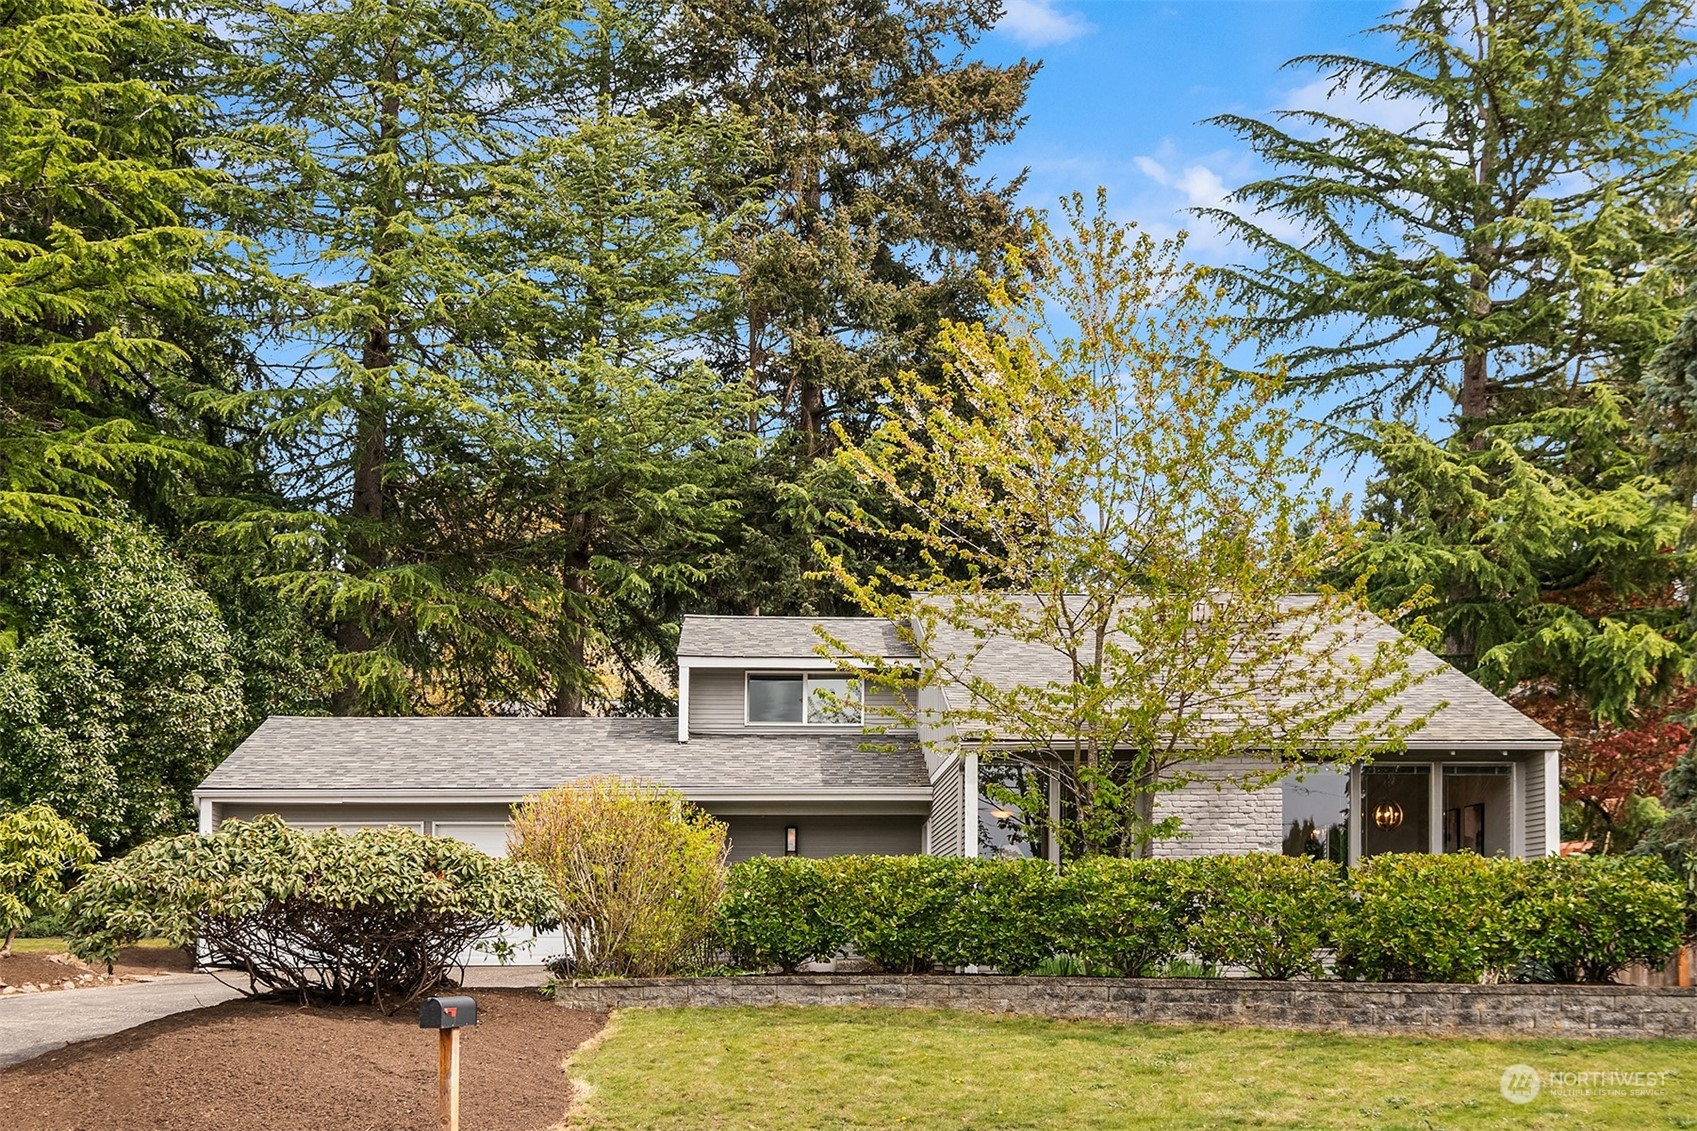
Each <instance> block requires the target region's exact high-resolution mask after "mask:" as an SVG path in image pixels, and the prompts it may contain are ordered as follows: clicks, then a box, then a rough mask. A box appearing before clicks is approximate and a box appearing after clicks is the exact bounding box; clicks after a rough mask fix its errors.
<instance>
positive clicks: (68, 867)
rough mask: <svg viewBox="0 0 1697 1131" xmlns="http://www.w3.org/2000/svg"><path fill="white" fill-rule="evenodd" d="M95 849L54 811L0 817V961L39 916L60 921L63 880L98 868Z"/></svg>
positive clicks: (36, 808) (31, 809)
mask: <svg viewBox="0 0 1697 1131" xmlns="http://www.w3.org/2000/svg"><path fill="white" fill-rule="evenodd" d="M94 857H95V849H94V844H93V843H92V842H91V841H90V840H89V839H88V838H87V837H86V836H84V835H83V834H82V833H81V832H79V831H77V828H76V826H75V825H72V824H71V823H70V822H69V821H67V820H65V819H64V818H63V817H61V816H59V814H57V813H55V812H54V811H53V809H52V807H51V806H47V805H26V806H25V807H24V808H22V809H17V810H14V811H13V812H10V813H0V931H4V932H5V942H3V943H0V957H5V956H6V955H9V954H11V953H12V939H13V938H15V937H16V936H17V933H18V931H19V930H20V929H21V928H23V927H24V926H25V925H27V924H29V923H30V921H31V920H32V919H34V918H36V917H37V916H40V915H48V916H54V917H56V915H57V910H56V909H57V905H58V902H59V897H60V896H62V895H63V894H64V893H65V878H66V877H67V876H73V875H76V874H77V873H79V872H82V871H84V870H85V869H87V868H88V866H89V865H90V864H92V863H94Z"/></svg>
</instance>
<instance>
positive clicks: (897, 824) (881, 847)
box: [722, 814, 925, 863]
mask: <svg viewBox="0 0 1697 1131" xmlns="http://www.w3.org/2000/svg"><path fill="white" fill-rule="evenodd" d="M722 819H723V820H724V822H725V823H726V824H727V825H729V826H730V833H731V861H732V863H735V862H737V861H740V860H748V859H750V858H752V857H755V856H782V855H783V854H784V829H785V827H786V826H789V825H794V826H795V827H796V847H797V849H798V855H801V856H809V857H819V856H911V855H914V854H915V853H918V852H919V851H920V849H921V846H922V836H923V830H924V824H925V818H923V817H921V816H919V815H917V814H914V815H905V816H851V817H831V816H801V817H767V816H758V817H740V816H732V817H725V818H722Z"/></svg>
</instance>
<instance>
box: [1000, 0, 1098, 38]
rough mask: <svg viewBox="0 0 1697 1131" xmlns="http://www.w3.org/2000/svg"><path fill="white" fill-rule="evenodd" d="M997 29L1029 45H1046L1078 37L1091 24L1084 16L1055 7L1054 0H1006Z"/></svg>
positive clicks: (1088, 29)
mask: <svg viewBox="0 0 1697 1131" xmlns="http://www.w3.org/2000/svg"><path fill="white" fill-rule="evenodd" d="M996 30H997V31H999V32H1003V33H1005V34H1007V35H1009V36H1012V37H1013V38H1014V39H1017V40H1019V41H1020V42H1021V43H1023V44H1025V45H1026V46H1027V47H1047V46H1049V45H1050V44H1054V43H1066V42H1068V41H1069V40H1073V39H1077V38H1078V37H1079V36H1081V35H1084V34H1085V33H1087V32H1089V31H1090V30H1091V27H1090V24H1089V22H1088V21H1086V20H1085V19H1084V18H1083V17H1082V16H1080V15H1078V14H1076V13H1074V12H1063V11H1061V10H1060V9H1059V8H1057V7H1055V0H1007V7H1006V8H1005V9H1004V10H1003V12H1002V18H1001V19H1000V20H998V21H996Z"/></svg>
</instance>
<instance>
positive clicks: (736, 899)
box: [717, 856, 846, 974]
mask: <svg viewBox="0 0 1697 1131" xmlns="http://www.w3.org/2000/svg"><path fill="white" fill-rule="evenodd" d="M829 894H830V880H829V878H828V877H827V875H826V873H825V871H824V869H823V868H821V867H820V862H819V861H817V860H807V859H803V858H801V857H799V856H787V857H785V856H778V857H774V856H756V857H755V858H754V859H752V860H745V861H743V862H742V863H741V864H738V865H737V866H736V867H734V868H732V869H731V875H730V881H729V883H728V884H727V885H726V888H725V899H724V902H723V903H721V904H720V905H719V921H718V936H717V937H718V942H719V945H720V946H722V947H723V948H724V949H725V950H726V951H728V952H729V953H730V956H731V961H732V962H733V963H734V964H736V965H737V966H741V967H748V968H754V969H759V970H765V969H768V968H770V967H773V966H776V967H777V968H778V969H780V970H782V971H783V972H784V973H786V974H793V973H795V971H796V969H797V968H798V967H800V966H801V965H802V964H803V963H807V962H825V961H828V960H829V959H831V958H834V957H835V956H836V955H837V954H838V953H839V952H840V951H841V950H842V949H843V945H844V943H845V941H846V936H845V934H844V931H843V929H842V926H841V925H840V924H838V923H837V922H835V921H834V920H833V919H832V918H831V917H830V916H829V915H828V914H827V912H828V906H827V905H828V896H829Z"/></svg>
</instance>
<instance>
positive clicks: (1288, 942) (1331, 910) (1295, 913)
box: [1189, 853, 1347, 979]
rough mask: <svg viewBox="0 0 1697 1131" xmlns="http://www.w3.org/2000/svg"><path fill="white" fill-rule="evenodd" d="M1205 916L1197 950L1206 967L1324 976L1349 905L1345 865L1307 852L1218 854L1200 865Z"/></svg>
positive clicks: (1195, 940)
mask: <svg viewBox="0 0 1697 1131" xmlns="http://www.w3.org/2000/svg"><path fill="white" fill-rule="evenodd" d="M1190 877H1191V883H1192V884H1193V887H1194V891H1195V893H1196V901H1197V908H1198V916H1197V918H1196V921H1195V922H1194V923H1192V924H1191V926H1190V932H1189V941H1190V949H1191V951H1192V952H1194V953H1195V955H1196V957H1197V958H1198V959H1199V960H1201V961H1202V962H1203V963H1205V964H1217V965H1222V966H1243V967H1247V968H1248V969H1249V971H1250V972H1251V973H1253V974H1254V975H1255V976H1256V977H1258V978H1281V979H1282V978H1298V977H1306V978H1318V977H1320V976H1321V974H1322V973H1324V969H1323V965H1322V962H1321V958H1320V954H1319V952H1320V950H1321V949H1322V948H1325V947H1329V946H1330V945H1331V943H1332V940H1333V938H1334V936H1335V934H1336V932H1337V929H1338V926H1339V924H1340V920H1341V917H1342V915H1343V913H1344V910H1345V904H1346V902H1347V901H1346V890H1345V887H1344V882H1343V871H1342V869H1341V868H1339V866H1338V865H1336V864H1333V863H1329V862H1327V861H1325V860H1314V859H1310V858H1309V857H1306V856H1272V855H1268V854H1266V853H1255V854H1253V855H1249V856H1211V857H1208V858H1206V859H1202V860H1197V861H1195V862H1194V864H1193V866H1192V869H1191V872H1190Z"/></svg>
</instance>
